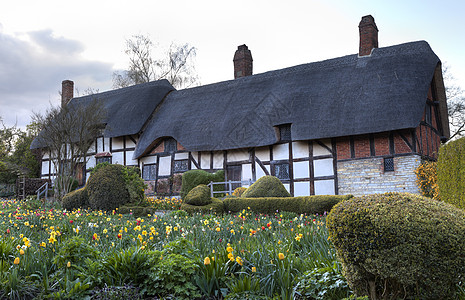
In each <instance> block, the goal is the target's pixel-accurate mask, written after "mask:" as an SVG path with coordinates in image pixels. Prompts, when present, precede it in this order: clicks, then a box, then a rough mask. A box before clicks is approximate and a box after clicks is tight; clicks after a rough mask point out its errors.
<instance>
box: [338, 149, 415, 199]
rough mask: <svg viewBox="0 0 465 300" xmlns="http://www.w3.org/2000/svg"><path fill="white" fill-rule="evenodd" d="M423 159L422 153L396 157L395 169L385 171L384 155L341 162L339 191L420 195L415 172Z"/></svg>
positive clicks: (343, 193) (353, 193)
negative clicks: (420, 154)
mask: <svg viewBox="0 0 465 300" xmlns="http://www.w3.org/2000/svg"><path fill="white" fill-rule="evenodd" d="M420 162H421V158H420V156H419V155H409V156H400V157H394V172H384V161H383V158H382V157H374V158H373V157H371V158H366V159H356V160H346V161H338V162H337V176H338V187H339V194H340V195H346V194H352V195H354V196H360V195H364V194H373V193H385V192H409V193H416V194H419V193H420V192H419V190H418V187H417V185H416V183H415V181H416V176H415V173H414V171H415V169H416V168H417V166H418V165H419V164H420Z"/></svg>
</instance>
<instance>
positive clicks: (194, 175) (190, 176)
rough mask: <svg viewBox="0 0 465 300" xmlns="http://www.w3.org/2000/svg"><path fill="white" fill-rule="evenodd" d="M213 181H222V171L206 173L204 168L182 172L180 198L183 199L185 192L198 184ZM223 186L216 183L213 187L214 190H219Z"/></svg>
mask: <svg viewBox="0 0 465 300" xmlns="http://www.w3.org/2000/svg"><path fill="white" fill-rule="evenodd" d="M210 181H213V182H223V181H224V171H223V170H219V171H217V172H216V173H208V172H207V171H204V170H190V171H187V172H184V173H183V174H182V185H181V198H182V199H184V197H186V195H187V193H189V192H190V190H192V189H193V188H195V187H196V186H198V185H199V184H205V185H207V184H209V183H210ZM223 189H224V187H222V186H220V185H218V186H215V187H214V190H215V191H221V190H223Z"/></svg>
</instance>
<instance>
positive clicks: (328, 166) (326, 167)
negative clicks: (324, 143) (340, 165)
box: [313, 158, 334, 177]
mask: <svg viewBox="0 0 465 300" xmlns="http://www.w3.org/2000/svg"><path fill="white" fill-rule="evenodd" d="M313 166H314V172H315V173H314V174H315V177H319V176H331V175H334V174H333V173H334V172H333V159H332V158H325V159H316V160H314V161H313Z"/></svg>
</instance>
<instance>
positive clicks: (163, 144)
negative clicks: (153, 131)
mask: <svg viewBox="0 0 465 300" xmlns="http://www.w3.org/2000/svg"><path fill="white" fill-rule="evenodd" d="M164 151H165V142H161V143H160V145H158V146H157V148H155V149H154V150H153V151H152V152H151V154H156V153H161V152H164Z"/></svg>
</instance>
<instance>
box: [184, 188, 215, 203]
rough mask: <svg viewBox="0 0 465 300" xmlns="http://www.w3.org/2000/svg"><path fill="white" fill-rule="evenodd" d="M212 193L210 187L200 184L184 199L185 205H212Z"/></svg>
mask: <svg viewBox="0 0 465 300" xmlns="http://www.w3.org/2000/svg"><path fill="white" fill-rule="evenodd" d="M210 193H211V191H210V188H209V187H208V186H206V185H205V184H200V185H198V186H196V187H195V188H193V189H192V190H190V191H189V193H187V195H186V197H184V203H186V204H190V205H194V206H204V205H208V204H210V203H212V200H211V195H210Z"/></svg>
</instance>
